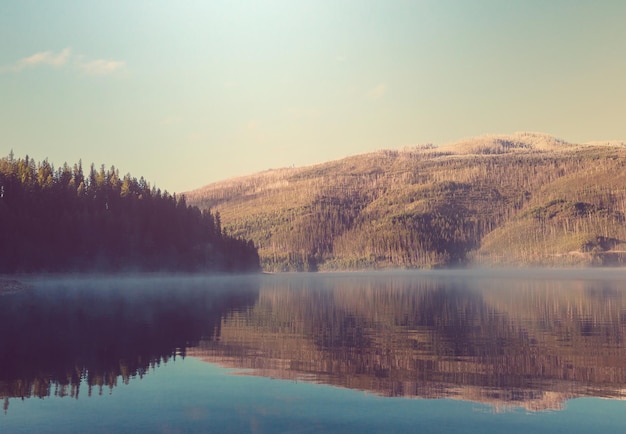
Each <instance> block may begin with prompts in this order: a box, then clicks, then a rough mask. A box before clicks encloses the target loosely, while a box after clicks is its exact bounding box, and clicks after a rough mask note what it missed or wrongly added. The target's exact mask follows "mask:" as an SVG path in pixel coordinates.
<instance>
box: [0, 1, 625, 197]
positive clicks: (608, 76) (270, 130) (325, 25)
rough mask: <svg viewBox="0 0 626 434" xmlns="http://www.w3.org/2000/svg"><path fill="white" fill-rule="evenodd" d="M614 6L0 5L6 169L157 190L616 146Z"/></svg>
mask: <svg viewBox="0 0 626 434" xmlns="http://www.w3.org/2000/svg"><path fill="white" fill-rule="evenodd" d="M625 18H626V1H622V0H585V1H583V0H549V1H547V0H432V1H431V0H413V1H401V0H385V1H380V0H354V1H351V0H263V1H241V0H225V1H222V0H199V1H194V0H185V1H170V0H125V1H122V0H107V1H102V0H54V1H52V0H1V1H0V156H7V155H8V154H9V152H10V151H11V150H13V152H14V154H15V156H16V157H24V156H25V155H29V156H30V157H32V158H34V159H36V160H37V161H41V160H43V159H45V158H48V160H49V161H50V162H51V163H53V164H54V165H55V166H56V167H58V166H60V165H62V164H63V163H64V162H67V163H68V164H74V163H75V162H77V161H78V160H79V159H80V160H82V162H83V165H84V166H88V165H89V164H91V163H95V164H96V166H97V167H99V166H100V165H101V164H105V166H106V167H107V168H108V167H110V166H112V165H114V166H115V167H116V168H118V169H119V171H120V173H121V174H122V175H123V174H126V173H131V174H132V175H133V176H135V177H140V176H144V177H145V178H146V179H147V180H148V181H149V182H150V183H151V184H152V185H156V186H157V187H158V188H161V189H162V190H168V191H169V192H178V193H181V192H185V191H188V190H192V189H195V188H198V187H201V186H204V185H206V184H209V183H211V182H215V181H219V180H223V179H227V178H231V177H235V176H240V175H246V174H251V173H255V172H259V171H263V170H267V169H271V168H279V167H291V166H304V165H310V164H315V163H321V162H324V161H328V160H335V159H339V158H343V157H346V156H349V155H354V154H360V153H365V152H370V151H374V150H377V149H397V148H402V147H405V146H413V145H421V144H427V143H432V144H435V145H444V144H447V143H451V142H456V141H459V140H462V139H464V138H470V137H475V136H480V135H483V134H510V133H514V132H517V131H533V132H543V133H547V134H551V135H554V136H556V137H558V138H561V139H565V140H567V141H571V142H577V143H582V142H587V141H596V140H626V121H625V120H626V26H625V25H624V19H625Z"/></svg>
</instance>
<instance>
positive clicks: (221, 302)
mask: <svg viewBox="0 0 626 434" xmlns="http://www.w3.org/2000/svg"><path fill="white" fill-rule="evenodd" d="M258 288H259V286H258V281H257V278H234V277H231V278H226V277H224V278H219V277H212V278H201V277H179V278H175V277H168V278H156V277H153V278H147V277H143V278H123V279H120V280H114V279H93V280H88V279H80V280H74V281H70V280H65V281H63V280H58V279H56V280H52V281H39V282H35V283H34V284H33V285H32V288H31V289H28V290H25V291H22V292H15V293H8V294H5V295H0V318H2V323H3V326H2V327H1V328H0V399H4V407H5V411H6V409H7V407H8V405H9V398H11V397H19V398H26V397H46V396H50V395H57V396H72V397H76V398H78V396H79V394H80V393H84V392H82V391H81V385H82V386H83V387H84V388H86V389H87V391H86V393H87V394H88V395H90V394H91V393H92V389H93V388H94V387H95V388H96V390H97V391H98V393H102V390H103V388H104V387H108V388H113V387H114V386H115V385H117V383H118V381H120V379H121V381H123V382H124V383H127V382H128V381H129V379H130V378H133V377H137V376H138V377H141V376H143V375H144V374H145V373H146V372H147V371H148V370H149V369H150V368H151V367H155V366H156V365H158V364H160V363H161V362H167V361H168V360H169V359H170V358H175V357H176V356H177V355H183V356H184V355H185V352H186V349H187V348H188V347H191V346H195V345H197V344H198V342H199V341H200V340H201V339H204V340H209V341H210V340H211V339H215V338H216V337H217V336H218V335H219V332H220V331H219V328H220V325H221V319H222V318H223V317H226V316H227V315H229V313H230V312H233V311H244V310H245V309H246V308H247V307H249V306H252V305H253V304H254V302H255V301H256V299H257V297H258Z"/></svg>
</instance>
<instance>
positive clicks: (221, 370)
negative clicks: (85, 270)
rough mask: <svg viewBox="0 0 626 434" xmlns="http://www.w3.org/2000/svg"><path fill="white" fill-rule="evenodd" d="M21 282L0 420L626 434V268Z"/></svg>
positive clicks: (176, 427)
mask: <svg viewBox="0 0 626 434" xmlns="http://www.w3.org/2000/svg"><path fill="white" fill-rule="evenodd" d="M20 280H21V281H22V282H24V283H26V284H27V285H28V288H26V289H23V290H13V291H5V292H4V293H2V294H0V320H1V321H2V326H1V327H0V402H3V406H4V410H3V411H2V413H1V414H0V432H2V433H5V432H6V433H19V432H28V433H30V432H38V433H42V432H64V433H67V432H76V433H85V432H94V433H113V432H115V433H117V432H133V433H137V432H146V433H148V432H149V433H186V432H215V433H227V432H233V433H242V432H243V433H245V432H249V433H281V432H284V433H308V432H311V433H314V432H336V433H352V432H354V433H394V432H398V433H400V432H401V433H406V432H420V433H448V432H464V433H474V432H475V433H489V432H507V433H528V432H533V433H555V432H563V433H583V432H584V433H588V432H592V431H593V432H611V433H614V432H624V431H625V430H626V270H619V269H606V270H604V269H591V270H534V271H530V270H526V271H523V270H514V271H504V270H483V271H480V270H467V271H462V270H460V271H420V272H399V273H387V272H378V273H336V274H335V273H329V274H281V275H259V276H240V277H224V276H222V277H220V276H159V275H144V276H127V277H119V278H112V277H98V278H87V277H74V278H60V277H25V278H21V279H20Z"/></svg>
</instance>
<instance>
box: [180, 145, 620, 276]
mask: <svg viewBox="0 0 626 434" xmlns="http://www.w3.org/2000/svg"><path fill="white" fill-rule="evenodd" d="M625 163H626V146H624V142H594V143H587V144H574V143H568V142H566V141H564V140H560V139H556V138H554V137H551V136H548V135H545V134H538V133H516V134H513V135H507V136H504V135H501V136H497V135H493V136H483V137H477V138H472V139H468V140H464V141H461V142H458V143H454V144H450V145H446V146H441V147H434V146H431V145H425V146H416V147H409V148H403V149H401V150H383V151H378V152H374V153H369V154H363V155H356V156H352V157H348V158H345V159H342V160H337V161H330V162H327V163H323V164H319V165H315V166H309V167H301V168H290V169H278V170H269V171H266V172H262V173H257V174H254V175H250V176H245V177H241V178H236V179H231V180H227V181H223V182H218V183H214V184H210V185H208V186H205V187H203V188H200V189H198V190H195V191H192V192H189V193H187V199H188V201H189V202H190V203H192V204H194V205H198V206H199V207H201V208H205V209H211V210H212V211H217V212H219V214H220V216H221V221H222V224H223V226H224V228H226V230H227V231H230V232H231V233H232V234H233V235H235V236H242V237H244V238H249V239H252V240H254V242H255V244H256V245H257V246H258V247H259V252H260V255H261V258H262V259H261V260H262V263H263V266H264V268H265V269H266V270H268V271H280V270H334V269H375V268H432V267H446V266H466V265H481V266H489V265H509V266H511V265H512V266H527V265H542V266H588V265H621V264H622V263H623V261H624V259H625V257H624V255H625V253H624V251H626V226H625V225H624V216H625V215H626V173H625V172H624V166H625Z"/></svg>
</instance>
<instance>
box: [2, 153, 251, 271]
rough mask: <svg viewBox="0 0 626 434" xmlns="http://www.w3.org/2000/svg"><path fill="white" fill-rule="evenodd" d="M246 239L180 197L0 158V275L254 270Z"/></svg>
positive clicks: (112, 175)
mask: <svg viewBox="0 0 626 434" xmlns="http://www.w3.org/2000/svg"><path fill="white" fill-rule="evenodd" d="M258 268H259V257H258V253H257V250H256V248H255V246H254V244H253V243H252V242H251V241H246V240H243V239H239V238H235V237H232V236H230V235H227V234H226V233H225V232H224V231H223V230H222V227H221V222H220V216H219V214H218V213H215V214H214V213H211V212H210V211H208V210H204V211H200V210H199V209H198V208H197V207H192V206H188V205H187V204H186V201H185V198H184V196H179V197H177V196H176V195H170V194H169V193H167V191H165V192H162V191H161V190H160V189H157V188H155V187H151V186H150V184H149V183H148V182H146V180H145V179H144V178H143V177H142V178H140V179H139V180H138V179H137V178H134V177H131V175H129V174H127V175H125V176H123V177H120V175H119V171H118V170H117V169H115V167H111V168H110V169H109V170H105V166H104V165H102V166H101V167H100V169H99V170H98V169H96V168H95V167H94V166H93V165H91V168H90V169H89V170H88V172H87V173H86V174H85V173H84V172H83V167H82V164H81V163H80V162H79V163H77V164H74V165H73V166H72V167H70V166H69V165H67V164H64V165H63V166H62V167H60V168H58V169H55V168H54V167H53V166H52V165H51V164H50V163H49V162H48V161H47V160H44V161H43V162H41V163H36V162H35V161H34V160H33V159H29V158H28V156H27V157H25V158H23V159H15V158H14V157H13V153H11V154H10V155H9V156H8V157H7V158H2V159H0V272H1V273H19V272H41V271H50V272H57V271H60V272H67V271H161V270H166V271H256V270H258Z"/></svg>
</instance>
